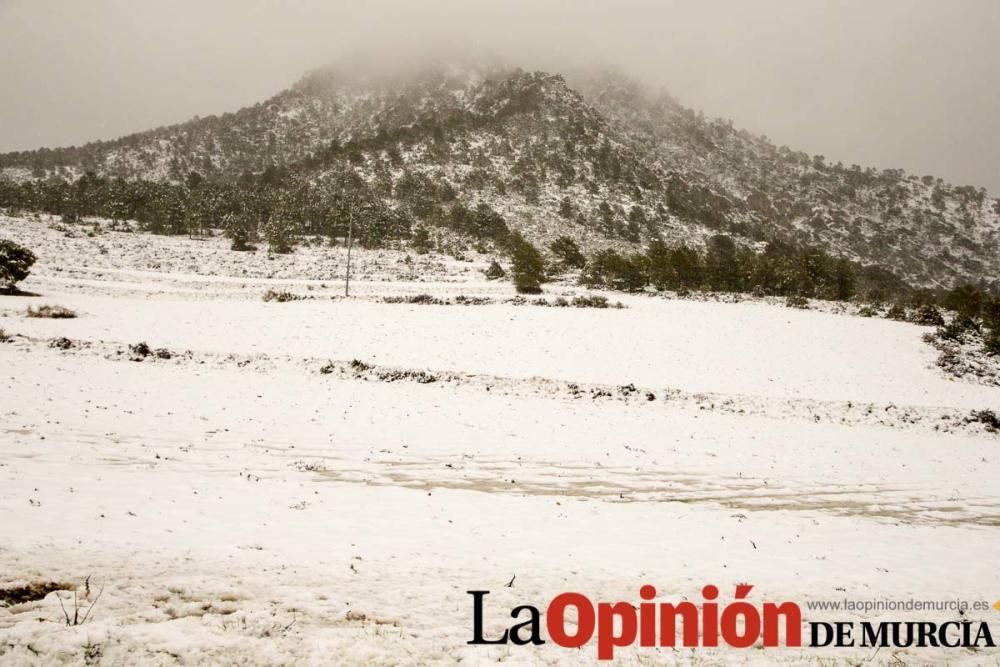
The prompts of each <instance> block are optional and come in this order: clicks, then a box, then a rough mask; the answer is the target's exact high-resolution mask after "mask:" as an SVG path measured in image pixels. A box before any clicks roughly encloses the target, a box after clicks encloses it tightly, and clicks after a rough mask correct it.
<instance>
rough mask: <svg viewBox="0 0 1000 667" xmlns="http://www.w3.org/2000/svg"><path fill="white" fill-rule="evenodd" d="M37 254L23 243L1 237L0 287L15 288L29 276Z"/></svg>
mask: <svg viewBox="0 0 1000 667" xmlns="http://www.w3.org/2000/svg"><path fill="white" fill-rule="evenodd" d="M34 263H35V254H34V253H33V252H31V251H30V250H28V249H27V248H25V247H24V246H22V245H19V244H17V243H14V242H13V241H8V240H7V239H0V289H5V290H13V289H14V286H15V285H17V283H19V282H21V281H22V280H24V279H25V278H27V277H28V274H29V273H31V265H32V264H34Z"/></svg>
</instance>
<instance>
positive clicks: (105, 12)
mask: <svg viewBox="0 0 1000 667" xmlns="http://www.w3.org/2000/svg"><path fill="white" fill-rule="evenodd" d="M998 34H1000V2H997V1H996V0H962V1H955V2H952V1H947V2H946V1H944V0H941V1H938V2H929V1H922V2H921V1H917V0H880V1H879V2H870V1H867V0H838V1H829V0H810V1H809V2H802V1H800V0H787V1H786V0H755V1H753V2H749V1H746V0H743V1H727V2H723V1H715V2H695V1H694V0H691V1H688V2H670V1H666V0H660V1H640V0H616V1H614V2H612V1H611V0H607V1H604V2H596V1H594V0H573V1H570V0H548V1H545V0H508V1H506V2H475V1H472V0H420V1H418V0H396V1H393V2H388V1H381V2H380V1H377V0H371V1H368V0H364V1H362V0H355V1H347V0H342V1H339V2H319V1H306V0H225V1H223V0H216V1H209V0H171V1H170V2H166V1H162V2H152V1H143V2H140V1H136V0H89V1H88V2H77V1H75V0H63V1H58V0H0V63H2V66H0V151H7V150H17V149H28V148H37V147H40V146H56V145H69V144H80V143H83V142H85V141H89V140H94V139H101V138H112V137H116V136H120V135H123V134H127V133H129V132H134V131H139V130H144V129H149V128H151V127H155V126H158V125H164V124H168V123H173V122H180V121H184V120H187V119H188V118H190V117H191V116H194V115H207V114H212V113H221V112H224V111H232V110H235V109H237V108H239V107H240V106H243V105H247V104H252V103H254V102H257V101H261V100H263V99H264V98H266V97H268V96H270V95H272V94H274V93H275V92H277V91H279V90H280V89H282V88H285V87H287V86H288V85H289V84H291V83H292V82H293V81H295V80H296V79H297V78H298V77H299V76H301V75H302V74H303V73H304V72H305V71H306V70H309V69H312V68H315V67H317V66H320V65H322V64H324V63H326V62H329V61H334V60H337V59H338V58H343V57H345V56H346V55H351V56H354V57H357V56H359V55H360V56H362V57H377V58H378V59H379V60H382V61H385V60H389V61H401V62H407V61H409V60H411V59H413V58H415V57H419V56H422V55H424V54H426V53H427V52H429V51H432V52H434V53H435V54H436V55H439V56H440V55H442V54H445V55H446V54H448V53H450V52H455V53H470V52H471V53H475V54H482V55H487V56H490V57H499V58H502V59H505V60H507V61H509V62H511V63H512V64H516V65H520V66H522V67H525V68H531V69H550V70H552V69H555V70H558V69H565V68H568V67H574V68H575V67H579V66H587V65H590V64H603V65H614V66H617V67H619V68H621V69H622V70H624V71H625V72H626V73H629V74H632V75H634V76H636V77H638V78H640V79H642V80H644V81H645V82H647V83H649V84H650V85H652V86H655V87H657V88H659V87H664V88H666V89H667V90H669V91H670V92H671V93H672V94H673V95H674V96H675V97H676V98H677V99H678V100H679V101H680V102H681V103H683V104H685V105H686V106H689V107H693V108H695V109H700V110H702V111H703V112H704V113H705V114H707V115H710V116H721V117H724V118H731V119H732V120H733V121H734V123H735V124H736V125H737V126H738V127H744V128H746V129H748V130H750V131H752V132H754V133H759V134H766V135H768V136H769V137H770V138H771V139H772V140H773V141H774V142H775V143H777V144H779V145H780V144H785V145H788V146H790V147H792V148H795V149H799V150H804V151H807V152H810V153H820V154H823V155H825V156H826V157H827V160H828V161H837V160H841V161H843V162H845V163H847V164H851V163H858V164H862V165H865V166H869V165H871V166H876V167H900V168H904V169H906V170H907V171H911V172H915V173H917V174H920V175H923V174H927V173H931V174H934V175H937V176H941V177H943V178H945V179H947V180H950V181H952V182H954V183H956V184H972V185H977V186H985V187H987V189H988V190H990V193H991V194H992V195H994V196H996V195H1000V133H998V132H997V131H996V124H997V119H998V118H1000V46H998V41H1000V40H997V39H996V36H997V35H998Z"/></svg>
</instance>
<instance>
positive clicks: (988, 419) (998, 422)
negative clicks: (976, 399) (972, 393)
mask: <svg viewBox="0 0 1000 667" xmlns="http://www.w3.org/2000/svg"><path fill="white" fill-rule="evenodd" d="M965 421H966V422H970V423H972V422H979V423H981V424H983V425H984V426H986V430H987V431H990V432H992V433H996V432H997V431H1000V417H997V414H996V413H995V412H993V411H992V410H973V411H972V412H971V413H970V414H969V416H968V417H966V418H965Z"/></svg>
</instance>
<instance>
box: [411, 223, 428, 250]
mask: <svg viewBox="0 0 1000 667" xmlns="http://www.w3.org/2000/svg"><path fill="white" fill-rule="evenodd" d="M410 247H411V248H413V252H415V253H417V254H418V255H426V254H427V252H428V251H429V250H430V249H431V235H430V233H429V232H428V231H427V230H426V229H424V228H423V227H417V228H416V229H415V230H413V237H412V238H411V239H410Z"/></svg>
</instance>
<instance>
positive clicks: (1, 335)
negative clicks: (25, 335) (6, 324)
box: [0, 329, 13, 343]
mask: <svg viewBox="0 0 1000 667" xmlns="http://www.w3.org/2000/svg"><path fill="white" fill-rule="evenodd" d="M11 340H13V337H12V336H11V335H10V334H8V333H7V332H6V331H4V330H3V329H0V343H9V342H10V341H11Z"/></svg>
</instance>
